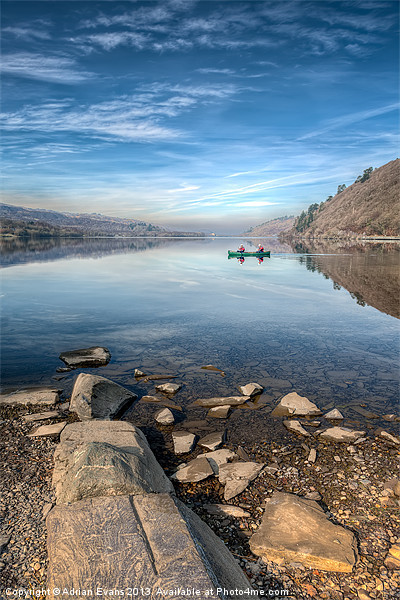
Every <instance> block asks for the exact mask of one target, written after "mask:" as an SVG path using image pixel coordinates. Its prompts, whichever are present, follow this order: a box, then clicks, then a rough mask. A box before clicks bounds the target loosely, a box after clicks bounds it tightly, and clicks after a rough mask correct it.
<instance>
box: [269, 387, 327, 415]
mask: <svg viewBox="0 0 400 600" xmlns="http://www.w3.org/2000/svg"><path fill="white" fill-rule="evenodd" d="M321 414H322V413H321V411H320V410H319V408H318V406H316V405H315V404H314V403H313V402H310V401H309V400H308V398H305V397H303V396H299V394H298V393H297V392H291V393H290V394H286V396H284V397H283V398H282V399H281V400H280V402H279V404H278V405H277V406H276V407H275V408H274V410H273V411H272V413H271V415H272V416H273V417H287V416H290V415H297V416H298V417H305V416H316V415H321Z"/></svg>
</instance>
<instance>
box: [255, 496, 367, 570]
mask: <svg viewBox="0 0 400 600" xmlns="http://www.w3.org/2000/svg"><path fill="white" fill-rule="evenodd" d="M250 549H251V551H252V552H253V554H255V555H256V556H261V557H262V559H263V560H264V561H266V562H267V561H273V562H276V561H279V560H282V559H283V560H284V561H285V562H286V563H290V562H293V561H294V562H299V563H301V564H302V565H304V566H305V567H309V568H311V569H321V570H322V571H338V572H342V573H350V572H351V570H352V568H353V565H354V564H355V562H356V560H357V543H356V540H355V537H354V535H353V534H352V533H351V532H350V531H348V530H346V529H344V528H343V527H340V526H339V525H334V524H333V523H331V521H329V520H328V518H327V516H326V515H325V513H324V511H323V509H322V508H321V507H320V506H319V504H317V503H316V502H315V501H314V500H306V499H304V498H300V497H298V496H295V495H293V494H286V493H284V492H274V493H273V495H272V497H271V498H270V500H269V501H268V502H267V503H266V508H265V512H264V516H263V519H262V523H261V526H260V528H259V529H258V531H257V532H256V533H255V534H254V535H253V536H252V538H251V539H250Z"/></svg>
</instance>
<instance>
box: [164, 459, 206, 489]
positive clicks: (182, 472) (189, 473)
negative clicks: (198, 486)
mask: <svg viewBox="0 0 400 600" xmlns="http://www.w3.org/2000/svg"><path fill="white" fill-rule="evenodd" d="M210 475H214V471H213V468H212V466H211V465H210V463H209V462H208V460H207V459H206V458H204V457H203V456H199V457H198V458H195V459H194V460H192V461H190V463H189V464H188V465H186V466H185V467H181V468H180V469H178V470H177V471H176V473H174V474H173V475H172V477H171V479H176V480H177V481H182V482H183V483H195V482H197V481H203V479H206V478H207V477H210Z"/></svg>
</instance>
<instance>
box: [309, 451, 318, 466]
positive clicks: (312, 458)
mask: <svg viewBox="0 0 400 600" xmlns="http://www.w3.org/2000/svg"><path fill="white" fill-rule="evenodd" d="M316 460H317V451H316V450H315V448H311V450H310V453H309V455H308V458H307V462H309V463H315V461H316Z"/></svg>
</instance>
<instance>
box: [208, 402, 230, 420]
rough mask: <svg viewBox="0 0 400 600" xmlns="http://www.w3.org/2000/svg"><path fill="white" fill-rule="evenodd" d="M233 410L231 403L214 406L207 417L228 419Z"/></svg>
mask: <svg viewBox="0 0 400 600" xmlns="http://www.w3.org/2000/svg"><path fill="white" fill-rule="evenodd" d="M230 410H231V405H230V404H224V405H223V406H213V407H212V408H210V410H209V411H208V413H207V417H212V418H213V419H227V418H228V416H229V412H230Z"/></svg>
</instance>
